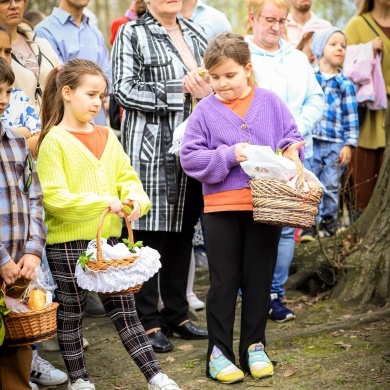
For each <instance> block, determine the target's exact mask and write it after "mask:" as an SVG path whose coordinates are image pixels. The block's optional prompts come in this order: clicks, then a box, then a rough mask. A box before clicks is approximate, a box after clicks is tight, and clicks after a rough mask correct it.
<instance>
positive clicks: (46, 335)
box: [2, 283, 59, 347]
mask: <svg viewBox="0 0 390 390" xmlns="http://www.w3.org/2000/svg"><path fill="white" fill-rule="evenodd" d="M2 291H3V292H4V295H5V283H4V284H3V287H2ZM58 306H59V304H58V303H57V302H53V303H51V304H50V305H49V306H47V307H45V308H44V309H42V310H35V311H29V312H27V313H11V314H9V315H8V316H6V317H5V319H4V323H5V340H4V342H5V343H6V344H7V345H8V346H15V347H16V346H18V345H27V344H34V343H37V342H39V341H44V340H47V339H50V338H52V337H53V336H55V335H56V333H57V308H58Z"/></svg>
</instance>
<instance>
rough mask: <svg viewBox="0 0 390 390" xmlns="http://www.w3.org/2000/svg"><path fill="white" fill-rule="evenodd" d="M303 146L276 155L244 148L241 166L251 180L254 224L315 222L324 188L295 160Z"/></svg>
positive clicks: (302, 224)
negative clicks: (244, 155)
mask: <svg viewBox="0 0 390 390" xmlns="http://www.w3.org/2000/svg"><path fill="white" fill-rule="evenodd" d="M304 144H305V141H301V142H298V143H294V144H291V145H289V146H288V147H287V148H286V149H285V150H284V151H283V152H282V151H280V153H277V154H275V153H274V152H273V151H272V149H271V148H270V147H267V146H251V145H248V146H247V147H246V148H245V149H244V150H245V154H246V156H247V157H248V159H247V160H246V161H244V162H242V163H241V166H242V168H243V169H244V171H245V172H246V173H247V174H248V175H249V176H250V177H251V178H252V179H251V180H250V181H249V185H250V188H251V191H252V197H253V201H252V203H253V218H254V220H255V221H256V222H260V223H266V224H271V225H280V226H291V227H299V228H307V227H310V226H312V224H313V223H314V220H315V216H316V215H317V213H318V206H319V204H320V202H321V197H322V191H323V186H322V184H321V183H320V181H319V180H318V179H317V178H316V176H315V175H314V174H313V173H312V172H310V171H308V170H306V169H304V167H303V164H302V162H301V161H300V159H299V157H298V150H299V148H300V147H302V146H303V145H304Z"/></svg>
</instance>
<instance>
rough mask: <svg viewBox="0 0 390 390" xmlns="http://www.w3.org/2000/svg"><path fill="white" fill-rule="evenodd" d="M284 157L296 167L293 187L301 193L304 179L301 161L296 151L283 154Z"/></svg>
mask: <svg viewBox="0 0 390 390" xmlns="http://www.w3.org/2000/svg"><path fill="white" fill-rule="evenodd" d="M284 157H287V158H289V159H290V160H292V161H294V163H295V167H296V169H297V181H296V183H295V189H296V190H297V191H298V192H299V193H301V192H302V191H303V188H304V185H303V183H304V181H305V172H304V166H303V164H302V161H301V160H300V158H299V155H298V153H294V154H288V155H285V156H284Z"/></svg>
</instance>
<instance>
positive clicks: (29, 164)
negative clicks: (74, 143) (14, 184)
mask: <svg viewBox="0 0 390 390" xmlns="http://www.w3.org/2000/svg"><path fill="white" fill-rule="evenodd" d="M0 4H1V3H0ZM32 173H33V159H32V157H31V155H30V154H28V155H27V157H26V161H25V162H24V170H23V183H24V192H27V191H28V190H29V189H30V187H31V183H32Z"/></svg>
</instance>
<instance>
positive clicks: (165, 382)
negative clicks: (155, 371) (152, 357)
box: [148, 374, 181, 390]
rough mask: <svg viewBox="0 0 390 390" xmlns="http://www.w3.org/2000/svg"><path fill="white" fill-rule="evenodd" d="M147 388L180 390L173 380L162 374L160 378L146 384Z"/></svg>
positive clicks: (152, 389) (153, 389)
mask: <svg viewBox="0 0 390 390" xmlns="http://www.w3.org/2000/svg"><path fill="white" fill-rule="evenodd" d="M148 390H181V388H180V387H179V386H178V385H177V383H176V382H175V381H173V380H172V379H169V378H168V376H167V375H165V374H163V375H162V377H161V379H160V380H159V381H157V382H156V383H154V384H151V383H149V384H148Z"/></svg>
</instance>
